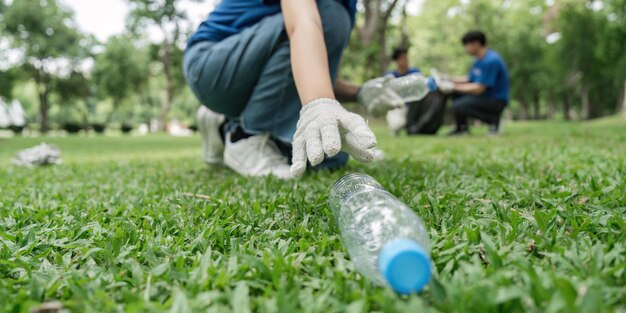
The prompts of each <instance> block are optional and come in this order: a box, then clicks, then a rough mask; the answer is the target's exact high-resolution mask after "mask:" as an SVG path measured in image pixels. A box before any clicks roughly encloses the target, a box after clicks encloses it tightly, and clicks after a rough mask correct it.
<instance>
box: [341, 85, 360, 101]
mask: <svg viewBox="0 0 626 313" xmlns="http://www.w3.org/2000/svg"><path fill="white" fill-rule="evenodd" d="M358 93H359V86H357V85H355V84H353V83H350V82H348V81H345V80H340V79H338V80H337V82H336V83H335V94H336V95H337V99H338V100H339V101H347V102H356V101H357V97H356V95H357V94H358Z"/></svg>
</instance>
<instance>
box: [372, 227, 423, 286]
mask: <svg viewBox="0 0 626 313" xmlns="http://www.w3.org/2000/svg"><path fill="white" fill-rule="evenodd" d="M378 266H379V270H380V273H381V275H382V276H383V277H384V278H385V280H387V283H388V284H389V286H391V288H393V289H394V290H395V291H396V292H397V293H400V294H410V293H414V292H419V291H421V290H422V289H423V288H424V287H425V286H426V284H428V282H429V281H430V275H431V269H430V258H429V257H428V254H427V253H426V251H424V249H422V247H421V246H420V245H419V244H418V243H417V242H415V241H413V240H411V239H406V238H399V239H395V240H393V241H391V242H389V243H387V244H386V245H385V246H384V247H383V249H382V250H381V251H380V255H379V258H378Z"/></svg>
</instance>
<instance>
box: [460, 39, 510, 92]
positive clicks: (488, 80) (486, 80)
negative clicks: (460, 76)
mask: <svg viewBox="0 0 626 313" xmlns="http://www.w3.org/2000/svg"><path fill="white" fill-rule="evenodd" d="M469 80H470V82H473V83H478V84H481V85H485V86H487V89H486V90H485V92H483V94H482V96H483V97H487V98H492V99H497V100H503V101H507V102H508V101H509V74H508V71H507V69H506V64H504V60H502V57H500V55H499V54H498V53H497V52H495V51H493V50H491V49H487V53H486V54H485V56H484V57H483V58H482V59H478V60H476V62H474V65H473V66H472V69H471V70H470V73H469Z"/></svg>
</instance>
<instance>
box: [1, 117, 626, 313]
mask: <svg viewBox="0 0 626 313" xmlns="http://www.w3.org/2000/svg"><path fill="white" fill-rule="evenodd" d="M377 132H378V134H379V143H380V146H381V147H382V148H383V149H384V150H385V151H386V153H387V159H386V160H385V161H382V162H377V163H373V164H369V165H361V164H357V163H354V162H352V163H350V165H349V166H348V167H347V168H346V169H345V170H342V171H339V172H333V173H330V172H319V173H313V174H309V175H307V176H305V177H304V178H303V179H301V180H297V181H292V182H282V181H278V180H276V179H273V178H262V179H248V178H242V177H238V176H236V175H235V174H234V173H233V172H232V171H230V170H228V169H225V168H221V167H208V166H206V165H204V164H202V163H201V162H200V160H199V157H198V155H199V138H197V137H192V138H184V139H180V138H172V137H166V136H161V135H158V136H157V135H155V136H149V137H68V138H45V139H42V138H24V139H0V312H30V311H31V309H33V308H35V309H36V308H37V306H38V305H40V304H41V303H44V302H50V301H60V302H62V303H63V305H64V306H65V308H66V310H65V311H67V312H230V311H232V312H626V221H625V220H626V124H625V123H624V122H621V121H618V120H609V121H602V122H595V123H564V122H552V123H547V122H534V123H523V124H521V123H520V124H508V125H506V130H505V134H504V135H503V136H501V137H497V138H491V137H486V136H485V135H482V134H481V133H484V130H477V132H476V133H477V134H476V135H473V136H471V137H468V138H454V139H450V138H444V137H436V138H427V137H417V138H408V137H405V136H403V137H400V138H399V139H396V138H392V137H391V136H390V135H389V134H388V133H387V131H386V130H385V129H384V128H379V129H377ZM42 140H45V141H47V142H51V143H56V144H58V145H59V146H60V147H61V148H62V150H63V161H64V163H63V164H62V165H60V166H56V167H48V168H38V169H33V170H29V169H22V168H15V167H13V166H11V165H10V157H11V156H12V155H13V154H14V153H15V152H16V151H17V150H18V149H21V148H25V147H29V146H32V145H35V144H37V143H39V142H41V141H42ZM347 172H365V173H368V174H370V175H372V176H373V177H375V178H376V179H377V180H379V181H380V182H381V183H382V184H383V185H384V186H385V187H386V188H387V189H388V190H389V191H390V192H392V193H393V194H395V195H397V196H398V197H399V198H400V199H402V200H403V201H405V202H406V203H408V204H409V205H410V206H411V207H412V208H414V209H415V212H416V213H417V214H418V215H419V216H421V217H422V219H423V220H424V222H425V224H426V225H427V226H428V228H429V230H430V237H431V241H432V247H431V250H432V259H433V264H434V266H435V268H436V269H435V277H434V279H433V280H432V281H431V283H430V285H429V287H427V289H426V290H425V291H424V292H423V293H421V294H419V295H413V296H408V297H402V296H398V295H396V294H394V293H393V292H392V291H390V290H388V289H385V288H379V287H376V286H375V285H373V284H372V283H371V282H370V281H368V280H367V279H364V278H362V277H361V276H360V275H358V274H357V273H356V272H355V271H354V268H353V266H352V264H351V262H350V259H349V257H348V255H347V253H346V250H345V248H344V247H343V245H342V243H341V240H340V237H339V235H338V234H337V228H336V227H335V225H334V221H333V218H332V216H331V214H330V211H329V209H328V207H327V203H326V201H327V196H328V191H329V189H330V187H331V185H332V184H333V182H334V181H335V180H336V179H338V178H339V177H341V176H342V175H343V174H345V173H347Z"/></svg>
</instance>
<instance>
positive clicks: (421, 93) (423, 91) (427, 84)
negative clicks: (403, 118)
mask: <svg viewBox="0 0 626 313" xmlns="http://www.w3.org/2000/svg"><path fill="white" fill-rule="evenodd" d="M386 86H387V87H389V88H390V89H391V90H393V91H395V92H396V93H397V94H398V95H399V96H400V97H401V98H402V99H403V100H404V101H405V102H413V101H419V100H422V99H424V97H426V95H428V93H429V92H431V91H433V89H436V85H435V86H433V81H432V79H430V78H427V77H424V76H423V75H420V74H411V75H406V76H402V77H398V78H393V79H390V80H389V81H387V83H386Z"/></svg>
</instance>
